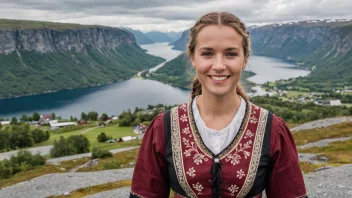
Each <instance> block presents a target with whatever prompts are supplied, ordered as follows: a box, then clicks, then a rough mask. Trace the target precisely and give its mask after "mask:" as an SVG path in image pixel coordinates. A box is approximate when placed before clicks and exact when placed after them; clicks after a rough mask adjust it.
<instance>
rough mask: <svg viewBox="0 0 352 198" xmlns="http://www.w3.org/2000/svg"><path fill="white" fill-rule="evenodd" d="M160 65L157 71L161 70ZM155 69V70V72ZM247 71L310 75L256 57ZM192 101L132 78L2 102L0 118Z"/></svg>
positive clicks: (164, 48) (168, 55) (165, 51)
mask: <svg viewBox="0 0 352 198" xmlns="http://www.w3.org/2000/svg"><path fill="white" fill-rule="evenodd" d="M141 47H142V48H144V49H147V50H149V51H148V53H150V54H153V55H158V56H161V57H163V58H165V59H166V60H171V59H173V58H175V57H176V56H178V55H179V54H180V53H181V52H180V51H175V50H172V49H171V46H168V45H167V44H166V43H156V44H152V45H143V46H141ZM160 66H162V64H161V65H157V66H156V67H160ZM154 69H155V68H154ZM246 69H247V70H250V71H253V72H256V73H257V75H256V76H253V77H251V78H250V80H251V81H253V82H255V83H263V82H266V81H272V80H278V79H282V78H283V79H288V78H292V77H297V76H300V75H307V74H308V73H309V72H308V71H306V70H298V69H297V67H296V66H295V65H293V64H289V63H285V62H283V61H281V60H280V59H275V58H269V57H258V56H252V57H251V58H250V60H249V63H248V66H247V68H246ZM189 99H190V91H188V90H183V89H180V88H175V87H172V86H169V85H166V84H163V83H160V82H157V81H152V80H142V79H139V78H132V79H130V80H126V81H121V82H117V83H114V84H110V85H104V86H100V87H91V88H83V89H74V90H67V91H61V92H56V93H50V94H41V95H35V96H27V97H21V98H13V99H5V100H0V118H11V117H13V116H16V117H20V116H21V115H22V114H27V115H31V114H33V112H36V111H37V112H39V113H40V114H50V113H51V112H55V113H56V115H57V116H62V117H63V118H69V116H71V115H72V116H75V117H77V118H79V117H80V114H81V112H89V111H97V112H98V113H99V114H101V113H107V114H108V115H118V114H120V113H121V112H122V111H124V110H127V109H131V110H132V111H133V110H134V108H135V107H143V108H146V107H147V106H148V105H149V104H153V105H155V104H159V103H161V104H167V105H173V104H180V103H183V102H186V101H188V100H189Z"/></svg>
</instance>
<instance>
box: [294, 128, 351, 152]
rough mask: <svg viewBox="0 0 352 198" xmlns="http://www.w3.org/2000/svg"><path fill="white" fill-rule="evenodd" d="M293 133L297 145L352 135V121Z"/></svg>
mask: <svg viewBox="0 0 352 198" xmlns="http://www.w3.org/2000/svg"><path fill="white" fill-rule="evenodd" d="M292 135H293V138H294V139H295V142H296V145H297V146H298V145H303V144H306V143H310V142H316V141H318V140H322V139H328V138H329V139H330V138H339V137H349V136H352V122H345V123H341V124H337V125H332V126H329V127H326V128H316V129H309V130H302V131H298V132H293V133H292ZM351 149H352V148H351Z"/></svg>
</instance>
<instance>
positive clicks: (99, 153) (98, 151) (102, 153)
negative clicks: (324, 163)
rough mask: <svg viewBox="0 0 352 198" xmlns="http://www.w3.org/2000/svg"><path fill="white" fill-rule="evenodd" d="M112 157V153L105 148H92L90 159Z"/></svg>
mask: <svg viewBox="0 0 352 198" xmlns="http://www.w3.org/2000/svg"><path fill="white" fill-rule="evenodd" d="M107 157H112V153H111V152H110V151H108V150H107V149H103V148H93V150H92V159H95V158H107Z"/></svg>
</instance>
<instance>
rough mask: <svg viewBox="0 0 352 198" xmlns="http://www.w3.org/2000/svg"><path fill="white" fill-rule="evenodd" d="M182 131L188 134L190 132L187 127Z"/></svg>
mask: <svg viewBox="0 0 352 198" xmlns="http://www.w3.org/2000/svg"><path fill="white" fill-rule="evenodd" d="M182 133H184V134H189V133H190V130H189V127H186V128H184V129H182Z"/></svg>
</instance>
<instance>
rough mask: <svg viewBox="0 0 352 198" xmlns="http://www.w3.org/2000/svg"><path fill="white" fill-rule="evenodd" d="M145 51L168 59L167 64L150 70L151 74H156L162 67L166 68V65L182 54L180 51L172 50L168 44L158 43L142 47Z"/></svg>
mask: <svg viewBox="0 0 352 198" xmlns="http://www.w3.org/2000/svg"><path fill="white" fill-rule="evenodd" d="M141 47H142V48H143V49H146V50H148V52H147V53H148V54H151V55H154V56H160V57H163V58H165V59H166V61H165V62H163V63H161V64H159V65H157V66H155V67H153V68H151V69H149V72H154V71H156V70H158V69H159V68H160V67H162V66H164V64H165V63H166V62H168V61H170V60H172V59H174V58H176V57H177V56H178V55H180V54H181V53H182V51H179V50H172V49H171V48H172V46H169V45H168V43H156V44H150V45H141Z"/></svg>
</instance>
